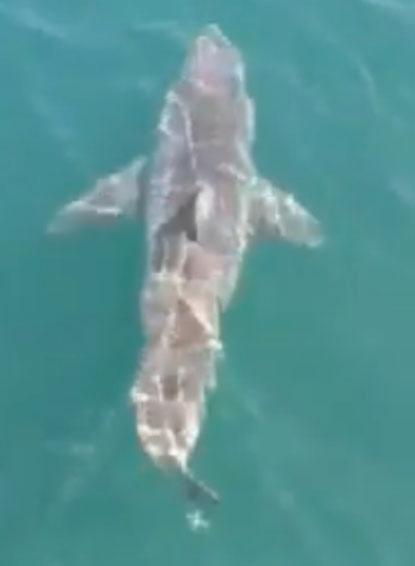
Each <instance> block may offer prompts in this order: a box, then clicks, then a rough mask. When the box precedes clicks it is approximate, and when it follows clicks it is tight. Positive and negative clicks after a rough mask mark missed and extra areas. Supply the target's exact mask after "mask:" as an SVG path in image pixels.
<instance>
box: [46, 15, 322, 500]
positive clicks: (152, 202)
mask: <svg viewBox="0 0 415 566" xmlns="http://www.w3.org/2000/svg"><path fill="white" fill-rule="evenodd" d="M253 141H254V105H253V102H252V100H251V99H250V97H249V96H248V94H247V88H246V82H245V69H244V64H243V59H242V56H241V54H240V52H239V51H238V50H237V48H236V47H235V46H234V45H233V44H232V43H231V42H230V41H229V39H227V38H226V37H225V36H224V35H223V33H222V32H221V31H220V30H219V28H218V27H217V26H214V25H211V26H208V27H206V28H205V29H204V30H202V32H201V33H200V34H199V35H198V37H196V39H195V40H194V42H193V43H192V44H191V46H190V49H189V53H188V55H187V58H186V61H185V64H184V67H183V69H182V72H181V75H180V77H179V79H178V81H177V82H176V83H175V84H174V85H173V86H172V88H171V89H170V90H169V91H168V93H167V95H166V99H165V104H164V108H163V110H162V113H161V118H160V122H159V125H158V139H157V146H156V149H155V152H154V155H153V157H152V159H151V160H149V161H146V160H144V159H143V158H138V159H136V160H135V161H133V162H132V163H131V164H129V165H128V166H127V167H125V168H124V169H121V170H120V171H118V172H117V173H115V174H113V175H110V176H109V177H106V178H102V179H100V180H99V181H98V182H97V183H96V185H95V186H94V187H93V188H92V190H90V191H88V192H87V193H86V194H85V195H83V196H82V197H80V198H78V199H77V200H75V201H73V202H71V203H70V204H68V205H66V206H65V207H64V208H63V209H62V210H61V211H59V212H58V214H57V215H56V216H55V218H54V220H53V221H52V223H51V225H50V231H51V232H59V231H64V230H67V229H71V228H73V227H74V226H76V225H79V224H83V223H84V222H90V221H109V220H111V219H114V218H118V217H119V216H122V215H127V216H131V217H134V216H136V214H137V213H138V212H141V214H142V215H143V216H144V218H145V221H146V231H147V251H148V253H147V256H148V257H147V274H146V277H145V282H144V285H143V290H142V294H141V300H140V304H141V315H142V325H143V331H144V334H145V338H146V343H147V345H146V348H145V350H144V353H143V354H142V356H141V362H140V369H139V372H138V378H137V380H136V382H135V384H134V387H133V389H132V395H131V397H132V400H133V402H134V405H135V407H136V416H137V432H138V436H139V438H140V440H141V444H142V446H143V448H144V450H145V452H146V453H147V454H148V455H149V456H150V458H151V459H152V460H153V461H154V463H155V464H156V465H158V466H159V467H161V468H164V469H173V470H177V471H179V472H180V473H181V474H182V475H183V476H185V477H186V478H187V479H189V480H190V483H191V485H192V486H193V487H195V486H196V492H203V493H205V494H206V493H207V494H208V495H211V498H212V499H216V497H215V495H214V494H213V492H209V490H208V488H206V486H203V484H199V483H198V482H196V480H194V478H193V476H192V475H191V472H190V471H189V468H188V463H189V458H190V456H191V454H192V452H193V450H194V448H195V445H196V442H197V439H198V436H199V432H200V427H201V423H202V419H203V415H204V408H205V396H206V392H207V391H208V390H209V389H212V388H213V386H214V384H215V362H216V358H217V355H218V353H219V352H220V351H221V342H220V328H219V315H220V312H221V311H223V309H224V308H226V306H227V304H228V303H229V300H230V299H231V297H232V295H233V292H234V290H235V286H236V283H237V280H238V276H239V272H240V268H241V265H242V260H243V257H244V252H245V250H246V248H247V246H248V244H249V243H250V242H251V241H253V240H255V238H258V237H274V238H276V239H286V240H288V241H291V242H293V243H295V244H299V245H307V246H310V247H313V246H317V245H318V244H319V243H320V242H321V240H322V238H321V233H320V227H319V223H318V222H317V220H315V218H314V217H313V216H312V215H311V214H310V213H309V212H307V210H306V209H305V208H303V207H302V206H301V205H300V204H298V203H297V202H296V201H295V199H294V197H293V196H292V195H290V194H288V193H285V192H284V191H282V190H281V189H277V188H275V187H274V186H273V185H272V183H271V182H270V181H266V180H264V179H263V178H261V176H260V175H259V174H258V172H257V170H256V167H255V164H254V161H253V158H252V144H253Z"/></svg>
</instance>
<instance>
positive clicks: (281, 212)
mask: <svg viewBox="0 0 415 566" xmlns="http://www.w3.org/2000/svg"><path fill="white" fill-rule="evenodd" d="M250 224H251V230H252V233H253V235H254V236H264V237H280V238H283V239H285V240H287V241H289V242H292V243H294V244H298V245H306V246H309V247H316V246H318V245H319V244H321V242H322V240H323V237H322V233H321V228H320V223H319V222H318V220H316V218H314V216H313V215H312V214H311V213H310V212H308V211H307V210H306V209H305V208H304V207H303V206H302V205H301V204H299V203H298V202H297V201H296V200H295V199H294V197H293V195H291V194H289V193H286V192H284V191H282V190H281V189H278V188H276V187H274V186H272V184H271V183H270V182H269V181H267V180H265V179H260V180H259V181H258V183H257V186H256V187H255V189H254V192H253V193H252V197H251V205H250Z"/></svg>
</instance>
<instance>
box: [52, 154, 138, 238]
mask: <svg viewBox="0 0 415 566" xmlns="http://www.w3.org/2000/svg"><path fill="white" fill-rule="evenodd" d="M144 165H145V159H144V158H139V159H136V160H134V161H133V162H132V163H130V164H129V165H127V167H125V168H123V169H120V170H119V171H117V172H115V173H113V174H112V175H109V176H108V177H103V178H101V179H98V181H97V182H96V183H95V185H94V187H93V188H92V189H90V190H88V191H87V192H86V193H84V194H83V195H81V196H80V197H79V198H77V199H75V200H73V201H72V202H70V203H68V204H67V205H65V206H64V207H63V208H61V209H60V210H59V211H58V212H57V213H56V214H55V216H54V217H53V219H52V221H51V223H50V224H49V226H48V232H49V233H62V232H69V231H72V230H74V229H76V228H78V227H81V226H84V225H85V224H101V223H106V222H110V221H111V220H114V219H117V218H119V217H120V216H131V217H135V216H136V215H137V214H138V211H139V208H140V202H141V200H142V192H143V187H142V185H143V182H142V172H143V168H144Z"/></svg>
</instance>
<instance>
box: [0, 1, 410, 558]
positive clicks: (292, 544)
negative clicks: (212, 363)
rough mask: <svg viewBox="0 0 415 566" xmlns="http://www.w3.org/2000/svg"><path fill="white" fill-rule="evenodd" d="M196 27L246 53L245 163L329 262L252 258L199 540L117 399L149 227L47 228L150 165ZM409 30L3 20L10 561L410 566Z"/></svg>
mask: <svg viewBox="0 0 415 566" xmlns="http://www.w3.org/2000/svg"><path fill="white" fill-rule="evenodd" d="M208 22H217V23H218V24H220V26H221V27H222V28H223V30H224V31H225V33H226V34H228V35H229V36H230V37H231V39H232V40H233V41H235V42H236V43H237V44H238V46H239V47H240V48H241V49H242V51H243V53H244V55H245V57H246V61H247V65H248V79H249V88H250V91H251V93H252V94H253V96H254V98H255V100H256V104H257V143H256V146H255V156H256V159H257V163H258V166H259V167H260V169H261V171H262V172H263V173H264V175H266V176H268V177H271V178H273V179H274V180H275V181H278V182H279V183H280V184H281V185H283V186H285V187H286V188H287V189H289V190H292V191H293V192H294V193H295V194H296V196H297V198H298V199H299V200H300V201H301V202H303V203H304V204H305V205H306V206H308V207H309V208H310V209H311V210H312V211H313V212H314V213H315V214H316V216H317V217H318V218H319V219H320V220H321V222H322V224H323V226H324V230H325V234H326V243H325V246H324V247H323V248H321V249H319V250H318V251H308V250H299V249H296V248H294V247H291V246H289V245H277V244H275V243H266V244H263V245H261V246H258V247H257V248H255V249H253V250H252V251H251V252H250V254H249V256H248V258H247V261H246V264H245V268H244V272H243V276H242V279H241V283H240V286H239V289H238V293H237V296H236V298H235V301H234V302H233V304H232V307H231V309H230V310H229V312H228V313H227V314H226V316H225V319H224V330H223V338H224V342H225V348H226V355H225V358H224V360H223V361H222V363H221V365H220V367H219V372H218V373H219V380H218V381H219V387H218V390H217V392H216V394H215V396H214V397H213V398H212V399H211V402H210V404H209V416H208V419H207V421H206V424H205V428H204V431H203V435H202V438H201V442H200V444H199V447H198V450H197V453H196V454H195V458H194V467H195V468H196V469H197V470H198V472H199V474H200V475H201V476H202V477H203V478H205V479H206V480H208V481H209V482H210V483H211V484H212V485H214V486H215V487H216V488H217V489H218V490H219V492H220V493H221V495H222V500H223V501H222V504H221V506H220V507H219V508H218V509H217V511H216V512H215V513H214V515H213V517H212V521H211V527H210V529H209V530H208V531H207V532H204V533H197V534H195V533H192V532H191V531H190V530H189V527H188V525H187V523H186V520H185V515H184V507H183V504H182V500H181V498H180V496H179V494H178V493H177V492H176V490H175V489H174V487H173V486H172V485H170V484H169V483H168V482H166V481H163V478H161V477H160V475H159V474H158V473H157V472H156V471H155V470H154V469H153V468H152V466H151V465H150V464H149V462H148V461H147V460H146V459H145V458H144V457H143V455H142V453H141V452H140V450H139V448H138V447H137V444H136V439H135V434H134V423H133V415H132V412H131V410H130V407H129V405H128V401H127V397H128V391H129V388H130V385H131V382H132V376H133V373H134V369H135V367H136V365H137V357H138V353H139V349H140V347H141V346H142V335H141V332H140V328H139V325H138V319H137V316H138V313H137V295H138V290H139V287H140V284H141V282H142V278H143V267H144V266H143V256H144V246H143V228H142V227H138V228H136V227H133V226H131V225H128V223H126V224H122V225H118V226H117V227H113V228H111V229H108V230H89V231H88V230H87V231H84V232H82V233H79V234H77V235H75V236H73V237H71V238H62V239H51V238H48V237H46V235H45V226H46V225H47V223H48V221H49V220H50V218H51V216H52V215H53V213H54V212H55V210H56V209H57V207H58V206H60V205H61V204H63V203H64V202H65V201H67V200H69V199H70V198H73V197H74V196H75V195H77V194H78V192H79V191H80V190H81V189H83V188H85V187H86V186H87V185H88V184H89V183H90V182H92V180H93V179H94V178H96V177H97V176H99V175H102V174H103V173H107V172H110V171H112V170H113V169H115V168H116V167H118V166H120V165H123V164H124V163H127V162H128V161H129V160H130V159H131V158H132V157H134V156H135V155H137V154H138V153H147V152H149V151H151V149H152V147H153V143H154V129H155V125H156V123H157V119H158V112H159V111H160V107H161V104H162V100H163V95H164V93H165V91H166V88H167V86H168V84H169V83H170V82H171V81H172V80H173V79H174V77H175V74H176V73H177V72H178V70H179V67H180V64H181V62H182V60H183V56H184V53H185V46H186V42H187V41H188V39H189V38H191V37H192V36H193V35H194V34H195V33H197V31H198V30H199V28H200V27H201V26H203V25H205V24H206V23H208ZM414 32H415V6H414V4H413V2H412V1H409V0H379V1H376V0H348V1H345V0H307V1H306V0H303V1H298V2H295V3H294V2H291V1H290V0H256V1H255V2H254V1H252V0H245V1H244V2H238V1H237V0H233V1H232V2H231V1H229V0H216V1H214V0H209V1H206V2H202V1H200V2H196V1H193V2H191V1H190V0H182V1H179V0H170V1H167V0H164V1H163V0H153V1H152V2H148V1H143V0H142V1H139V0H134V1H133V0H119V1H118V2H109V1H105V2H100V3H97V2H90V1H85V0H82V1H81V0H71V1H70V2H69V1H68V0H66V1H61V2H56V1H55V0H37V1H34V0H24V1H23V0H0V39H1V47H0V77H1V83H0V191H1V192H0V195H1V206H0V256H1V271H0V291H1V293H0V317H1V318H0V320H1V324H0V414H1V427H0V446H1V451H0V563H1V564H2V565H3V564H4V566H26V565H29V564H30V565H33V566H84V565H85V566H92V565H96V564H99V565H100V566H106V565H114V564H117V565H119V566H129V565H133V564H134V565H136V564H143V565H146V566H147V565H148V566H152V565H160V564H166V563H169V564H172V565H179V564H180V565H183V564H186V565H187V564H189V565H192V566H196V565H206V566H222V565H226V566H229V565H237V566H245V565H246V566H252V565H255V566H268V565H273V566H274V565H275V566H277V565H281V566H314V565H316V566H326V565H327V566H337V565H339V566H340V565H345V566H360V565H362V566H375V565H376V566H378V565H381V566H406V565H408V566H412V565H413V564H414V560H415V558H414V557H415V543H414V539H413V525H414V521H415V483H414V473H415V457H414V447H413V431H414V427H415V416H414V410H413V406H414V398H415V377H414V361H413V351H414V350H413V336H414V331H415V323H414V320H415V301H414V298H413V291H414V284H415V261H414V247H415V229H414V218H415V159H414V148H415V127H414V125H415V77H414V72H413V58H414V54H415V43H414V37H415V33H414Z"/></svg>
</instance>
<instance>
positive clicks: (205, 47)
mask: <svg viewBox="0 0 415 566" xmlns="http://www.w3.org/2000/svg"><path fill="white" fill-rule="evenodd" d="M187 78H188V79H189V80H190V81H191V82H192V83H193V84H196V85H198V86H200V87H201V88H203V89H205V90H206V91H213V92H224V93H225V92H228V93H230V94H233V93H235V92H238V91H239V87H240V86H242V85H243V81H244V72H243V63H242V58H241V56H240V54H239V52H238V50H237V49H236V48H235V47H234V46H233V45H232V43H231V42H230V41H229V39H228V38H227V37H226V36H225V35H224V34H223V33H222V31H221V30H220V29H219V27H218V26H216V25H209V26H207V27H206V28H204V29H203V30H202V32H201V33H200V34H199V36H198V37H197V38H196V39H195V41H194V43H193V47H192V49H191V50H190V55H189V58H188V64H187Z"/></svg>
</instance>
